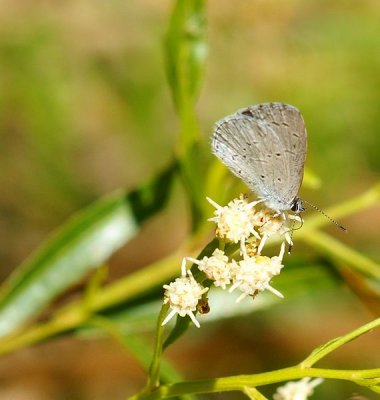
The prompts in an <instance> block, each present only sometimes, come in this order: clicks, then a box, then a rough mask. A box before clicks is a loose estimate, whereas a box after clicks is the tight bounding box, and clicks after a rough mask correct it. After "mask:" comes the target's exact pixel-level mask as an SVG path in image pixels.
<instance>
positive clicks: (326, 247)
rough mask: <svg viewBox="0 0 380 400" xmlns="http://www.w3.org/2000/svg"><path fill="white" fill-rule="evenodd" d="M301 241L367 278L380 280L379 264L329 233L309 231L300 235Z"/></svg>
mask: <svg viewBox="0 0 380 400" xmlns="http://www.w3.org/2000/svg"><path fill="white" fill-rule="evenodd" d="M299 239H301V240H303V241H304V242H306V243H308V244H310V245H311V246H312V247H314V248H316V249H318V250H320V251H321V252H322V253H324V254H327V255H329V256H331V257H333V258H334V259H337V260H339V262H341V263H342V262H343V263H345V264H347V265H349V266H350V267H352V268H353V269H356V270H357V271H359V272H362V273H364V274H365V275H367V276H370V277H373V278H376V279H380V265H379V264H378V263H376V262H375V261H373V260H371V259H370V258H367V257H365V256H363V255H362V254H360V253H358V252H357V251H355V250H353V249H351V248H350V247H349V246H346V245H345V244H343V243H342V242H340V241H338V240H336V239H334V238H333V237H332V236H330V235H328V234H327V233H323V232H321V231H317V230H307V231H305V232H303V234H302V235H300V237H299Z"/></svg>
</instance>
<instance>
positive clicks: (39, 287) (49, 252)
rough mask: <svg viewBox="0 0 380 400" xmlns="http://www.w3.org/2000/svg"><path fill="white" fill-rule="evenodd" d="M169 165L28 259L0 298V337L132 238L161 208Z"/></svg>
mask: <svg viewBox="0 0 380 400" xmlns="http://www.w3.org/2000/svg"><path fill="white" fill-rule="evenodd" d="M174 171H175V165H171V166H170V167H169V168H168V169H166V170H165V171H164V172H163V173H161V174H160V175H159V176H158V177H156V178H155V179H154V180H153V181H152V182H151V183H149V184H147V185H145V186H144V187H143V188H141V189H140V190H135V191H133V192H131V193H130V194H129V195H128V196H126V195H125V194H124V193H123V192H120V191H118V192H116V193H114V194H112V195H110V196H107V197H106V198H103V199H100V200H99V201H97V202H95V203H94V204H92V205H91V206H89V207H88V208H86V209H84V210H81V211H80V212H78V213H77V214H76V215H75V216H74V217H72V218H71V219H70V220H69V221H68V222H67V223H66V224H64V225H63V226H62V227H61V228H60V229H59V230H58V231H57V232H55V233H54V234H53V235H52V236H51V237H50V238H49V239H48V240H47V241H46V242H45V243H44V244H43V245H42V246H41V247H40V248H39V249H38V250H37V251H36V252H35V253H34V254H32V255H31V256H30V258H29V259H27V260H26V261H25V262H24V263H23V264H22V265H21V266H20V267H19V269H18V270H17V271H16V272H15V273H14V275H13V276H11V278H10V279H9V280H8V281H7V282H6V284H5V285H4V287H3V288H2V291H1V293H0V336H5V335H7V334H9V333H11V332H13V331H14V330H16V329H17V328H19V327H20V325H22V324H23V323H25V322H26V321H27V320H29V319H30V318H32V317H33V316H35V315H36V314H38V313H39V312H40V311H41V310H42V309H43V308H44V307H45V306H46V305H48V304H49V303H50V302H51V300H52V299H54V298H55V297H57V296H58V295H59V294H61V293H62V292H64V291H65V290H66V289H67V288H68V287H70V286H72V285H73V284H75V283H77V282H79V281H80V280H82V279H83V278H84V277H85V276H86V275H87V274H88V273H90V272H91V271H92V270H93V269H95V268H97V267H98V266H100V265H101V264H102V263H104V261H105V260H107V259H108V258H109V257H110V256H111V254H112V253H114V252H115V251H116V250H118V249H119V248H120V247H121V246H123V245H124V244H125V243H126V242H127V241H128V240H130V239H131V238H133V237H134V236H135V235H136V234H137V233H138V232H139V227H140V225H141V223H142V222H143V221H145V220H146V219H147V218H149V217H150V216H151V215H153V214H154V213H156V212H158V211H159V210H160V209H162V207H163V206H164V204H165V202H166V200H167V198H168V196H169V189H170V187H171V182H172V176H173V172H174Z"/></svg>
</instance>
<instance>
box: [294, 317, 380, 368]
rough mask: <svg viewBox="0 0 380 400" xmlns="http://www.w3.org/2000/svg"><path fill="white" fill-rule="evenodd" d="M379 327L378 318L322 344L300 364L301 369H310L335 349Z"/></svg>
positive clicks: (379, 321)
mask: <svg viewBox="0 0 380 400" xmlns="http://www.w3.org/2000/svg"><path fill="white" fill-rule="evenodd" d="M379 326H380V318H378V319H375V320H374V321H371V322H369V323H368V324H366V325H363V326H361V327H359V328H358V329H355V330H354V331H352V332H350V333H348V334H347V335H344V336H340V337H338V338H335V339H333V340H330V341H329V342H327V343H325V344H323V345H322V346H320V347H318V348H316V349H315V350H313V352H312V353H311V354H310V355H309V356H308V357H307V358H306V359H305V360H303V361H302V362H301V363H300V367H301V368H310V367H311V366H312V365H314V364H315V363H316V362H317V361H319V360H321V359H322V358H323V357H326V355H327V354H329V353H331V352H333V351H334V350H336V349H337V348H339V347H341V346H343V345H344V344H346V343H348V342H350V341H351V340H354V339H356V338H358V337H359V336H361V335H363V334H364V333H367V332H368V331H370V330H372V329H375V328H377V327H379Z"/></svg>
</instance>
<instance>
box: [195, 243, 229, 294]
mask: <svg viewBox="0 0 380 400" xmlns="http://www.w3.org/2000/svg"><path fill="white" fill-rule="evenodd" d="M187 259H188V260H189V261H191V262H193V263H194V264H197V265H198V268H199V270H200V271H203V272H204V273H205V274H206V276H207V278H208V279H211V280H213V281H214V285H215V286H220V287H221V288H222V289H225V288H226V286H227V285H229V284H230V282H231V268H230V265H229V262H228V257H227V256H226V255H225V254H224V251H223V250H220V249H215V250H214V252H213V253H212V256H211V257H203V258H202V260H197V259H195V258H190V257H188V258H187Z"/></svg>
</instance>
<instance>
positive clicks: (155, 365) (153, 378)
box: [147, 304, 169, 390]
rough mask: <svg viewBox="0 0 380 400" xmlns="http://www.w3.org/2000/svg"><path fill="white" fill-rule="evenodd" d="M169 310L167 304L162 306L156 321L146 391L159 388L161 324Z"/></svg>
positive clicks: (162, 338) (161, 341)
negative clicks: (154, 339)
mask: <svg viewBox="0 0 380 400" xmlns="http://www.w3.org/2000/svg"><path fill="white" fill-rule="evenodd" d="M168 310H169V304H163V305H162V307H161V311H160V314H159V316H158V320H157V326H156V341H155V345H154V353H153V358H152V363H151V365H150V367H149V379H148V383H147V390H154V389H156V388H157V387H158V386H159V383H160V382H159V378H160V365H161V356H162V344H163V342H164V327H163V326H162V322H163V320H164V319H165V316H166V314H167V312H168Z"/></svg>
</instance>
